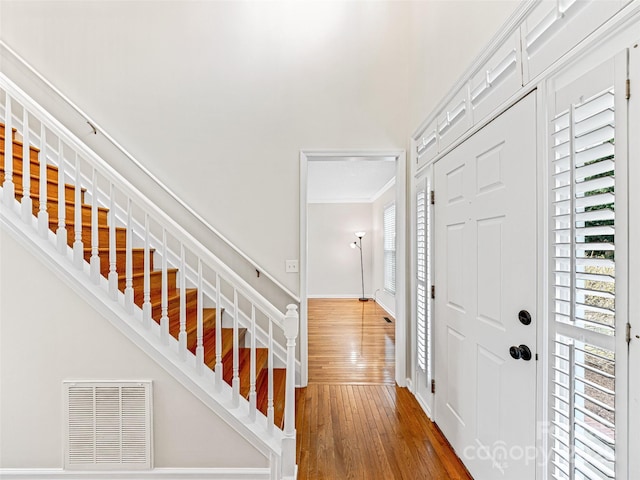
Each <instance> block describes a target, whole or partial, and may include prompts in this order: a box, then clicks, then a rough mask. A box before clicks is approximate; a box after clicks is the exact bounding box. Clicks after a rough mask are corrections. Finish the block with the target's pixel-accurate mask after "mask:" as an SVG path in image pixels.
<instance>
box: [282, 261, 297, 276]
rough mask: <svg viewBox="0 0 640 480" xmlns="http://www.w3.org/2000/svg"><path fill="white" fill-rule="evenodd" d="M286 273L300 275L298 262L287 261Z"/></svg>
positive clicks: (285, 263) (285, 265) (285, 264)
mask: <svg viewBox="0 0 640 480" xmlns="http://www.w3.org/2000/svg"><path fill="white" fill-rule="evenodd" d="M284 271H285V272H287V273H298V260H285V262H284Z"/></svg>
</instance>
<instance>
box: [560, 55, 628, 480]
mask: <svg viewBox="0 0 640 480" xmlns="http://www.w3.org/2000/svg"><path fill="white" fill-rule="evenodd" d="M609 68H611V67H610V66H609ZM602 73H603V74H602V75H600V79H602V78H610V84H609V86H608V87H606V88H601V89H599V90H598V91H591V93H588V92H587V91H584V92H576V93H580V94H582V95H580V96H577V95H576V94H575V93H573V92H572V93H571V100H570V101H568V102H566V103H565V104H564V105H562V104H561V103H562V102H560V104H559V103H558V102H556V114H555V115H554V117H553V119H552V122H551V123H552V124H551V145H552V155H551V158H550V162H551V165H550V167H551V168H550V175H551V180H552V190H551V208H552V211H551V215H552V223H551V224H552V242H553V243H552V248H551V254H552V269H551V270H552V272H551V279H550V280H551V288H550V291H551V295H552V298H551V302H550V304H551V318H550V329H551V331H552V335H553V336H552V342H551V345H550V354H551V359H550V368H551V371H550V377H549V378H550V382H551V384H550V398H549V407H550V408H549V411H550V414H549V415H550V418H549V420H550V431H549V433H550V442H551V444H550V447H551V458H550V465H551V466H550V471H549V473H550V476H551V478H554V479H567V480H572V479H587V480H596V479H607V478H615V476H616V424H617V423H616V422H617V421H619V419H618V416H617V415H616V382H615V379H616V348H615V334H616V143H615V132H616V111H615V99H616V92H615V91H614V81H613V74H612V72H611V71H609V72H606V71H603V72H602ZM601 83H602V82H584V81H582V82H579V83H577V85H579V86H580V88H583V89H586V86H590V85H598V87H600V86H601ZM571 88H575V87H571V86H569V87H566V88H565V90H566V91H570V90H571ZM567 96H569V95H567ZM559 97H561V95H560V96H559Z"/></svg>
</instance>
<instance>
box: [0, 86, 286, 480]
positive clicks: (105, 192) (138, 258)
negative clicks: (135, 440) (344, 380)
mask: <svg viewBox="0 0 640 480" xmlns="http://www.w3.org/2000/svg"><path fill="white" fill-rule="evenodd" d="M0 115H1V116H0V118H1V120H2V123H4V125H5V146H4V182H3V183H2V202H3V205H2V208H3V209H5V213H10V212H14V213H15V215H14V216H15V220H16V221H22V222H24V223H25V224H27V225H30V224H31V223H33V225H34V226H36V227H37V228H35V229H34V230H33V235H37V236H39V237H41V238H43V239H53V237H54V235H53V234H52V233H51V232H50V230H53V231H55V242H56V245H57V250H58V253H59V254H60V255H61V256H63V257H65V258H66V257H67V256H69V255H70V258H71V259H72V261H71V262H67V263H69V265H68V267H69V268H70V269H75V270H77V271H80V272H86V273H87V275H86V281H87V282H88V283H90V284H92V285H93V286H94V287H101V288H104V289H106V290H108V292H109V296H110V298H111V300H112V301H113V302H115V303H119V304H121V305H122V306H123V307H124V308H122V309H121V310H122V315H121V316H122V318H123V320H124V321H127V322H138V323H141V325H142V327H143V331H146V335H148V336H149V338H150V339H151V340H153V341H157V340H158V339H159V340H160V342H161V344H162V345H164V346H165V347H166V348H167V349H168V350H172V351H177V353H178V356H179V358H180V359H181V360H182V362H183V368H184V370H185V371H188V373H189V374H190V375H201V376H202V375H204V372H205V371H207V370H209V369H210V367H213V372H214V375H213V377H212V378H213V383H214V386H215V388H214V391H215V393H216V394H219V395H220V398H221V399H222V398H231V402H230V405H228V408H231V409H235V408H239V407H241V406H242V408H245V409H247V410H248V415H247V416H246V418H244V419H243V421H245V422H247V423H252V422H258V421H262V422H266V426H267V427H266V432H267V434H268V435H270V437H269V438H268V439H266V440H265V441H268V442H271V444H273V438H274V435H275V436H276V438H278V439H279V440H280V441H281V449H280V452H277V453H278V454H279V455H278V456H279V458H278V460H277V461H276V463H277V464H278V469H277V470H278V473H277V474H276V477H275V478H287V477H292V476H293V475H294V469H295V370H296V360H295V341H296V337H297V334H298V313H297V307H296V306H295V305H289V306H288V307H287V312H286V313H283V312H281V311H279V310H278V309H277V308H275V307H274V306H273V305H272V304H271V303H270V302H269V301H268V300H267V299H265V298H264V297H263V296H262V295H261V294H260V293H258V292H257V291H256V290H255V289H254V288H253V287H251V286H250V285H249V284H248V283H247V282H246V281H245V280H244V279H243V278H241V277H240V276H238V275H237V274H236V273H235V272H234V271H232V270H231V269H230V268H229V267H227V266H226V265H225V264H224V263H223V262H222V261H220V260H219V259H218V258H217V257H216V256H215V255H214V254H213V253H212V252H211V251H209V250H208V249H207V248H206V247H204V246H203V245H202V244H201V243H200V242H199V241H198V240H197V239H195V238H194V237H193V236H192V235H190V234H189V233H188V232H187V231H185V230H184V229H183V228H182V227H181V226H180V225H179V224H178V223H177V222H176V221H174V220H173V219H172V218H170V217H169V216H168V215H167V214H165V213H164V212H163V210H162V209H161V208H159V207H158V206H157V205H156V204H155V203H153V202H151V201H150V200H149V199H148V198H147V197H146V196H145V195H144V194H142V193H141V192H140V191H138V190H137V189H136V188H135V187H134V186H133V185H131V183H130V182H128V181H127V179H126V178H124V177H123V176H122V175H120V174H119V173H118V172H116V171H115V170H114V169H113V168H112V167H111V166H110V165H109V164H108V163H107V162H105V161H104V160H103V159H101V158H100V157H99V156H98V155H97V154H95V153H94V152H93V151H92V150H91V149H89V148H88V147H87V146H86V145H84V143H83V142H81V141H80V140H79V139H78V138H77V137H76V136H75V135H73V134H72V133H71V132H70V131H68V130H67V129H66V128H65V127H64V126H63V125H62V124H60V122H58V121H57V120H56V119H55V118H53V117H52V116H51V115H50V114H49V113H47V112H46V111H45V110H44V109H42V108H41V107H40V106H39V105H38V104H36V103H35V102H34V101H33V100H31V99H30V98H29V97H28V96H27V95H26V94H25V93H24V92H23V91H22V90H21V89H20V88H19V87H18V86H16V85H15V84H14V83H13V82H11V80H9V79H8V78H7V77H6V76H5V75H3V74H0ZM14 129H15V135H17V136H18V138H20V137H21V141H22V143H23V145H25V147H24V149H23V152H19V151H15V150H16V146H15V145H14V142H13V141H12V140H11V139H12V136H13V135H14V134H13V132H14ZM29 146H33V147H36V148H37V149H39V152H37V153H36V154H37V161H36V159H35V158H34V159H33V160H32V161H29V160H28V159H29V158H31V156H32V155H36V154H32V153H31V151H30V149H29ZM19 153H22V156H23V161H22V162H21V165H22V167H21V171H14V163H16V162H12V161H9V159H12V158H14V154H15V155H19ZM19 164H20V163H16V165H19ZM35 168H37V169H38V170H37V172H36V171H35V170H34V169H35ZM49 179H50V180H49ZM56 182H57V188H56V187H55V183H56ZM17 199H20V201H19V202H18V200H17ZM34 213H35V214H37V223H36V222H35V221H34V217H33V215H34ZM71 213H72V214H73V218H68V217H67V215H68V214H69V215H70V214H71ZM105 215H108V219H107V220H108V221H107V222H106V223H107V224H108V226H107V225H105V222H102V225H101V224H100V222H99V219H104V216H105ZM69 249H71V254H70V252H69ZM86 262H88V268H87V265H86ZM140 264H142V265H143V267H140ZM134 266H136V269H137V270H138V272H137V273H135V275H134ZM156 266H158V267H160V268H159V270H155V271H154V267H156ZM176 269H177V273H176ZM140 270H142V272H140ZM174 276H175V283H174V282H173V280H172V279H173V277H174ZM104 277H106V278H104ZM158 289H159V290H160V295H159V296H160V301H159V302H155V303H152V299H153V297H154V295H152V293H154V292H155V293H156V295H155V296H157V293H158ZM213 309H215V313H214V310H213ZM194 310H195V313H194ZM194 317H195V331H193V330H194V329H193V325H192V323H193V322H189V319H193V318H194ZM154 319H155V320H156V321H154ZM212 323H215V327H212V326H211V324H212ZM241 329H244V330H245V331H246V336H245V337H243V338H244V340H243V338H241ZM227 331H230V332H232V333H233V341H232V348H231V350H230V353H229V354H227V355H226V356H223V354H222V353H223V350H224V348H225V344H224V343H225V338H226V333H225V332H227ZM194 333H195V335H194ZM205 334H206V335H207V336H206V337H205ZM194 336H195V341H193V337H194ZM151 337H154V338H151ZM213 338H215V340H214V341H213V340H212V339H213ZM207 340H209V341H207ZM244 345H247V347H246V348H248V349H249V351H250V355H249V360H248V362H249V366H250V369H249V371H250V374H249V378H248V379H247V378H241V376H240V373H241V359H240V349H241V348H243V346H244ZM261 348H263V349H264V348H267V360H266V367H265V368H264V369H263V370H261V372H263V373H262V378H258V375H259V374H260V371H258V368H257V366H258V363H257V358H258V356H259V355H258V351H259V350H260V349H261ZM263 357H264V356H263V355H262V358H263ZM278 368H282V369H286V386H285V399H284V404H285V407H284V430H283V431H281V429H280V424H279V425H274V422H275V421H276V418H275V405H274V400H275V399H274V395H275V392H274V376H275V372H276V370H277V369H278ZM229 373H230V375H229ZM209 374H210V372H209ZM258 381H260V383H261V384H265V382H266V390H267V402H266V404H267V408H266V419H265V417H264V415H263V414H262V413H261V412H260V411H259V410H258V402H257V384H258ZM247 383H248V385H247ZM242 392H248V394H247V397H246V399H245V398H244V396H243V394H242Z"/></svg>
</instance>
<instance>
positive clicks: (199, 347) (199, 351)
mask: <svg viewBox="0 0 640 480" xmlns="http://www.w3.org/2000/svg"><path fill="white" fill-rule="evenodd" d="M200 305H202V259H200V258H198V316H197V319H196V368H197V369H198V373H202V370H203V367H204V345H203V344H202V341H203V338H204V333H203V331H202V312H201V309H200Z"/></svg>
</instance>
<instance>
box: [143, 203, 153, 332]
mask: <svg viewBox="0 0 640 480" xmlns="http://www.w3.org/2000/svg"><path fill="white" fill-rule="evenodd" d="M142 323H143V325H144V326H145V328H149V327H150V326H151V249H150V247H149V214H148V213H145V214H144V292H143V299H142Z"/></svg>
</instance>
